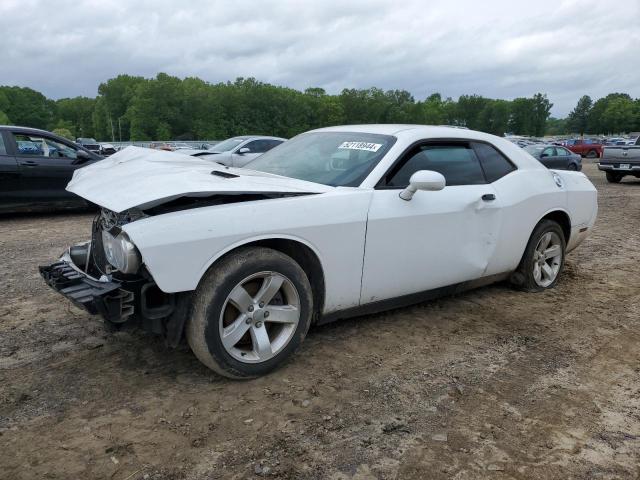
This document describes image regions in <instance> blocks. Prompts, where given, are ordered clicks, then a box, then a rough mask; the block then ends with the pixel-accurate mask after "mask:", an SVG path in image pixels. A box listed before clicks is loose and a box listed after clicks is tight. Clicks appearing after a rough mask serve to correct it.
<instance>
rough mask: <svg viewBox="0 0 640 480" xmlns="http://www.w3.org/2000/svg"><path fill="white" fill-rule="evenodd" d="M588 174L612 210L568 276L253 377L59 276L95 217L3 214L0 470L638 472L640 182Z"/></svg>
mask: <svg viewBox="0 0 640 480" xmlns="http://www.w3.org/2000/svg"><path fill="white" fill-rule="evenodd" d="M585 171H586V173H587V174H588V175H589V176H590V177H591V179H592V180H593V182H594V183H595V184H596V186H597V187H598V190H599V203H600V213H599V218H598V221H597V223H596V226H595V229H594V230H593V232H592V233H591V236H590V237H589V238H588V240H587V241H586V242H585V243H584V244H583V245H582V246H581V247H579V248H578V249H577V250H576V251H574V252H573V253H571V254H570V255H569V256H568V259H567V264H566V268H565V271H564V273H563V275H562V278H561V281H560V283H559V285H558V287H557V288H556V289H554V290H552V291H548V292H545V293H540V294H527V293H521V292H518V291H514V290H512V289H511V288H510V287H509V286H508V285H503V284H499V285H494V286H491V287H487V288H483V289H480V290H476V291H473V292H469V293H466V294H462V295H459V296H457V297H455V298H451V297H450V298H445V299H441V300H438V301H434V302H429V303H425V304H421V305H418V306H414V307H411V308H405V309H400V310H395V311H392V312H388V313H385V314H379V315H374V316H368V317H361V318H357V319H353V320H348V321H342V322H338V323H334V324H331V325H327V326H324V327H318V328H314V329H312V330H311V332H310V334H309V336H308V338H307V340H306V342H305V344H304V345H303V348H302V349H301V351H300V353H298V355H297V356H296V357H295V358H294V359H293V360H292V361H290V362H288V363H287V364H286V365H285V366H284V368H282V369H280V370H278V371H277V372H275V373H273V374H271V375H269V376H267V377H265V378H260V379H258V380H253V381H246V382H237V381H230V380H226V379H223V378H220V377H218V376H216V375H215V374H213V373H212V372H210V371H209V370H207V369H206V368H205V367H203V366H202V365H201V364H200V363H199V362H198V361H197V360H196V359H195V357H194V356H193V355H192V354H191V353H190V352H189V351H188V350H187V349H184V348H183V349H179V350H170V349H167V348H165V346H164V344H163V341H162V340H161V339H160V338H157V337H154V336H152V335H149V334H145V333H143V332H139V331H127V332H118V333H116V334H110V333H107V332H105V331H104V329H103V326H102V324H101V322H100V320H99V319H98V318H92V317H90V316H88V315H87V314H85V313H83V312H82V311H80V310H77V309H76V308H73V307H70V304H69V303H68V302H67V301H66V300H64V299H63V298H62V297H61V296H59V295H57V294H55V293H53V292H52V291H50V290H49V289H48V288H47V287H46V286H45V285H44V283H43V281H41V279H40V277H39V275H38V273H37V266H38V265H39V264H45V263H48V262H49V263H50V261H51V260H53V259H54V258H56V256H57V255H58V254H59V253H60V252H61V251H62V249H63V248H64V247H65V246H67V245H68V244H69V243H70V242H73V241H77V240H81V239H84V238H85V237H87V236H88V233H89V226H90V220H91V217H92V215H91V214H87V213H74V214H70V213H64V214H48V215H21V216H11V217H4V218H0V252H1V254H0V255H1V258H2V262H1V263H0V265H1V266H0V270H1V272H2V274H1V275H0V478H2V479H11V480H14V479H16V480H17V479H32V478H47V479H54V478H55V479H88V478H100V479H115V480H132V479H217V478H238V479H245V478H254V477H267V478H292V479H293V478H295V479H298V478H300V479H316V478H323V479H324V478H328V479H352V478H353V479H368V478H380V479H382V478H399V479H429V478H455V479H477V478H496V479H507V478H511V479H531V478H534V479H537V478H545V479H546V478H554V479H555V478H557V479H568V478H580V479H582V478H585V479H591V478H597V479H614V478H615V479H638V478H640V328H639V327H640V318H639V314H640V275H639V274H638V272H639V269H638V265H639V263H640V235H639V233H638V232H640V181H637V180H628V179H625V180H624V181H623V183H622V184H620V185H609V184H607V183H606V182H605V181H604V178H603V177H604V175H602V174H601V173H600V172H598V171H597V170H596V169H595V167H594V165H592V164H589V165H585Z"/></svg>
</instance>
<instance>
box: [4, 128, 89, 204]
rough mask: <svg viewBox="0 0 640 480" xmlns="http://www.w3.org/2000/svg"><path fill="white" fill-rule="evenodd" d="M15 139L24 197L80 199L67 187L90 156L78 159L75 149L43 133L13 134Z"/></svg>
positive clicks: (25, 198)
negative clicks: (76, 171)
mask: <svg viewBox="0 0 640 480" xmlns="http://www.w3.org/2000/svg"><path fill="white" fill-rule="evenodd" d="M13 139H14V141H15V146H16V160H17V162H18V169H19V172H20V187H21V188H20V189H21V195H22V196H23V197H24V200H26V201H36V202H39V201H52V200H53V201H55V200H65V201H67V200H79V199H78V197H76V196H75V195H73V194H72V193H69V192H67V191H66V186H67V183H69V181H70V180H71V177H72V176H73V172H74V171H75V170H76V169H77V168H79V167H81V166H83V165H84V164H85V163H87V162H88V161H89V159H88V158H86V159H85V158H78V156H77V149H76V148H74V147H72V146H70V145H67V144H64V143H61V142H59V141H57V140H54V139H53V138H49V137H46V136H44V135H32V134H25V133H13Z"/></svg>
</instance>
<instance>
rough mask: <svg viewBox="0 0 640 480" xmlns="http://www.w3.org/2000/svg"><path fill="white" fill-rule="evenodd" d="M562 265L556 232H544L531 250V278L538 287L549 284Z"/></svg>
mask: <svg viewBox="0 0 640 480" xmlns="http://www.w3.org/2000/svg"><path fill="white" fill-rule="evenodd" d="M561 266H562V241H561V240H560V236H559V235H558V234H557V233H556V232H546V233H545V234H543V235H542V236H541V237H540V240H538V244H537V245H536V249H535V251H534V252H533V279H534V280H535V282H536V284H537V285H538V286H540V287H543V288H546V287H548V286H549V285H551V284H552V283H553V282H554V281H555V280H556V277H557V276H558V272H560V267H561Z"/></svg>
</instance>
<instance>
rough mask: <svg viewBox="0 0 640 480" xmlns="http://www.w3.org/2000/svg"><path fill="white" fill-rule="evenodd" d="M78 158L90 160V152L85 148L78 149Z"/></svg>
mask: <svg viewBox="0 0 640 480" xmlns="http://www.w3.org/2000/svg"><path fill="white" fill-rule="evenodd" d="M76 158H79V159H80V160H89V159H90V158H91V157H89V154H88V153H87V152H85V151H84V150H76Z"/></svg>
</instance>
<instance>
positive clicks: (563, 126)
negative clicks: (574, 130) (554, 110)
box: [545, 117, 569, 135]
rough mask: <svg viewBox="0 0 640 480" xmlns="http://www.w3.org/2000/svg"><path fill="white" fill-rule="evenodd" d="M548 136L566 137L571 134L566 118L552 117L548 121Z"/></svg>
mask: <svg viewBox="0 0 640 480" xmlns="http://www.w3.org/2000/svg"><path fill="white" fill-rule="evenodd" d="M545 133H546V134H547V135H565V134H567V133H569V127H568V120H567V119H566V118H554V117H550V118H549V119H548V120H547V130H546V132H545Z"/></svg>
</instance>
